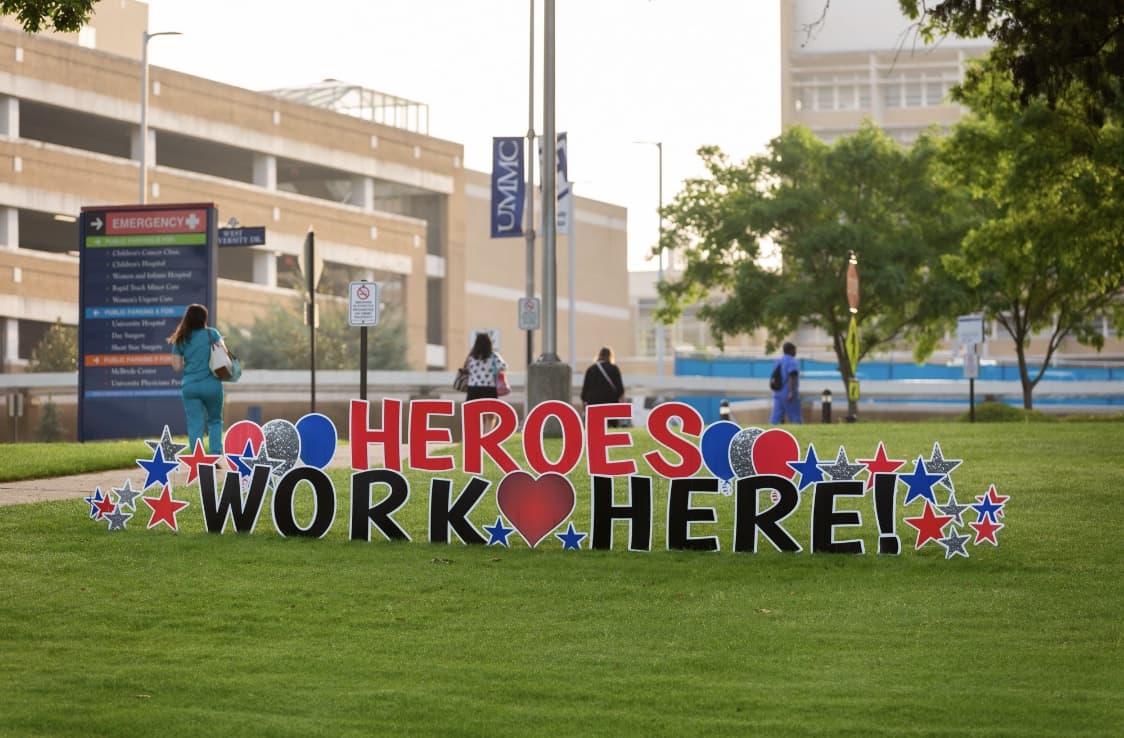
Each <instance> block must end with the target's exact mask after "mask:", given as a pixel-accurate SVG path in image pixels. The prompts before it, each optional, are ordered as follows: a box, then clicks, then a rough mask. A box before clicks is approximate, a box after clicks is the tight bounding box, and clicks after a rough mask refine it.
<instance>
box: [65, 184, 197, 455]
mask: <svg viewBox="0 0 1124 738" xmlns="http://www.w3.org/2000/svg"><path fill="white" fill-rule="evenodd" d="M216 216H217V214H216V211H215V208H214V206H213V205H211V204H209V203H208V204H200V205H150V206H145V205H131V206H124V207H88V208H83V209H82V216H81V220H80V221H79V233H80V236H79V266H78V275H79V284H78V440H80V441H92V440H100V439H110V438H155V437H157V436H159V435H160V433H161V432H162V431H163V428H164V426H165V425H167V426H169V427H170V428H171V430H172V432H173V433H184V432H185V431H186V427H185V419H184V412H183V403H182V402H181V400H180V377H179V375H178V374H177V373H176V372H175V371H174V370H173V369H172V365H171V346H169V345H168V343H167V338H168V336H170V335H171V334H172V331H174V330H175V328H176V325H178V324H179V320H180V318H181V317H182V316H183V312H184V310H185V309H186V308H187V306H188V305H190V304H191V303H196V302H197V303H200V304H202V305H206V306H207V310H208V312H209V313H210V322H211V324H212V325H214V324H215V320H216V315H215V297H216V295H215V292H216V290H215V284H216V269H215V266H216V254H217V248H216V238H215V219H216Z"/></svg>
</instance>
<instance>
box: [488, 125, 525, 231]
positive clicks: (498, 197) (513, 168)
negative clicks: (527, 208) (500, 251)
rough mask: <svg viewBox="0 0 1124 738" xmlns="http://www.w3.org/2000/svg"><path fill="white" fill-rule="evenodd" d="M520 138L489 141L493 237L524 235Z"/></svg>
mask: <svg viewBox="0 0 1124 738" xmlns="http://www.w3.org/2000/svg"><path fill="white" fill-rule="evenodd" d="M525 199H526V181H525V177H524V176H523V139H522V138H515V137H496V138H493V139H492V238H512V237H516V236H522V235H523V203H524V201H525Z"/></svg>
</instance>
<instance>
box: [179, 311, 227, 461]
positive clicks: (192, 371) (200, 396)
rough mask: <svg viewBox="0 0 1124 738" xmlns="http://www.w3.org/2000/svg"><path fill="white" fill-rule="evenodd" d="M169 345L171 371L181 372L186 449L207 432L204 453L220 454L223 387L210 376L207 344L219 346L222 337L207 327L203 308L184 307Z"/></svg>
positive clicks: (214, 377)
mask: <svg viewBox="0 0 1124 738" xmlns="http://www.w3.org/2000/svg"><path fill="white" fill-rule="evenodd" d="M168 343H170V344H172V368H173V369H175V370H176V371H181V370H182V371H183V382H182V383H181V385H180V396H181V397H182V398H183V409H184V412H185V413H186V414H187V438H188V448H189V449H192V450H194V449H195V442H196V441H198V440H199V439H201V438H202V437H203V429H204V427H206V430H207V453H209V454H221V453H222V452H223V449H222V406H223V400H224V395H223V386H222V382H220V381H219V379H218V377H216V376H215V375H214V374H212V373H211V344H213V343H218V344H222V346H223V348H226V344H224V343H223V340H222V336H221V335H220V334H219V332H218V331H217V330H215V329H214V328H210V327H208V326H207V308H206V307H204V306H203V305H198V304H194V305H188V306H187V310H185V311H184V313H183V318H181V319H180V323H179V325H178V326H176V330H175V332H174V333H172V335H171V336H169V337H168Z"/></svg>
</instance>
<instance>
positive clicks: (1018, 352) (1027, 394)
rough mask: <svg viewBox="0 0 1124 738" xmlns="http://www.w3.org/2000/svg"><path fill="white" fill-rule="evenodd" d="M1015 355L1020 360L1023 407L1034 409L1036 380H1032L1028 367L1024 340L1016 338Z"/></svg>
mask: <svg viewBox="0 0 1124 738" xmlns="http://www.w3.org/2000/svg"><path fill="white" fill-rule="evenodd" d="M1015 356H1017V357H1018V360H1019V381H1020V382H1022V386H1023V408H1025V409H1026V410H1033V409H1034V382H1031V381H1030V373H1029V372H1028V371H1027V368H1026V349H1025V348H1024V347H1023V341H1021V340H1018V339H1016V341H1015Z"/></svg>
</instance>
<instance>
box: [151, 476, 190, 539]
mask: <svg viewBox="0 0 1124 738" xmlns="http://www.w3.org/2000/svg"><path fill="white" fill-rule="evenodd" d="M141 499H142V500H144V504H146V505H148V506H149V507H151V508H152V517H151V518H149V521H148V527H149V528H155V527H156V526H157V525H159V524H160V523H164V524H165V525H167V526H168V527H169V528H171V529H172V530H174V531H177V532H178V531H179V524H178V523H177V522H176V513H178V512H179V511H180V510H182V509H183V508H185V507H187V503H186V502H180V501H179V500H173V499H172V488H171V486H170V485H167V484H166V485H164V489H163V491H162V492H161V493H160V496H159V497H142V498H141Z"/></svg>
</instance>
